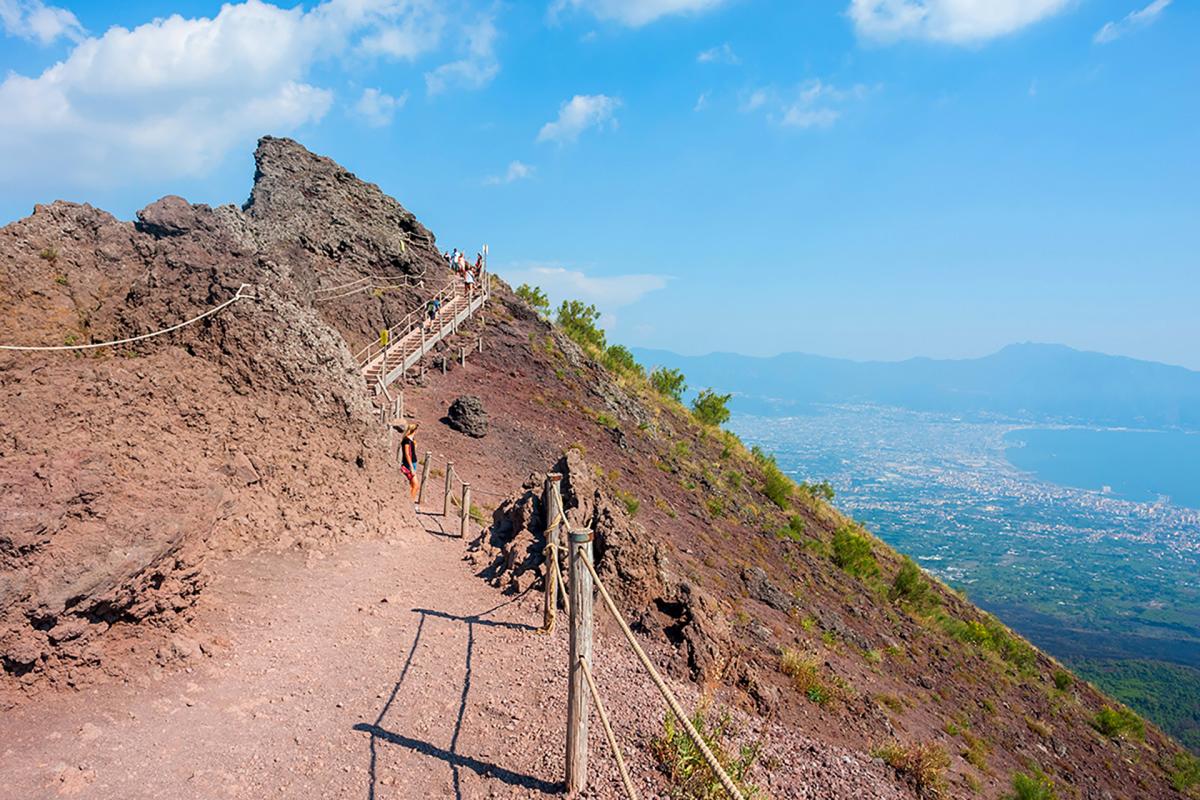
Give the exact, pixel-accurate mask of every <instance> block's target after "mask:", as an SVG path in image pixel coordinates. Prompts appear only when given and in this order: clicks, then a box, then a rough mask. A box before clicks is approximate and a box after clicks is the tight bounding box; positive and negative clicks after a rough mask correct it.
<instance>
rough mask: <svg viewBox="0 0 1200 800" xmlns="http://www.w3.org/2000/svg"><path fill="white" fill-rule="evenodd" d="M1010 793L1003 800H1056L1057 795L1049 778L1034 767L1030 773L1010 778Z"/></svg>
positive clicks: (1021, 773)
mask: <svg viewBox="0 0 1200 800" xmlns="http://www.w3.org/2000/svg"><path fill="white" fill-rule="evenodd" d="M1012 788H1013V790H1012V792H1011V793H1010V794H1006V795H1004V800H1057V798H1058V793H1057V792H1056V791H1055V788H1054V781H1052V780H1050V776H1049V775H1047V774H1046V773H1044V772H1042V771H1041V770H1040V769H1038V768H1037V767H1034V768H1033V769H1032V770H1031V771H1030V772H1028V773H1025V772H1018V773H1015V774H1014V775H1013V776H1012Z"/></svg>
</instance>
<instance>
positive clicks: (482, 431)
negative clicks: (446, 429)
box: [446, 394, 488, 439]
mask: <svg viewBox="0 0 1200 800" xmlns="http://www.w3.org/2000/svg"><path fill="white" fill-rule="evenodd" d="M446 424H447V425H449V426H450V427H451V428H454V430H456V431H459V432H460V433H465V434H466V435H467V436H473V437H475V438H476V439H482V438H483V437H484V436H487V430H488V415H487V411H486V410H484V408H483V403H482V402H481V401H480V399H479V398H478V397H475V396H474V395H469V394H467V395H463V396H462V397H459V398H457V399H456V400H455V401H454V402H453V403H451V404H450V410H449V411H448V412H447V414H446Z"/></svg>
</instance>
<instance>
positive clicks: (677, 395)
mask: <svg viewBox="0 0 1200 800" xmlns="http://www.w3.org/2000/svg"><path fill="white" fill-rule="evenodd" d="M650 385H651V386H653V387H654V391H656V392H658V393H659V394H661V395H662V396H663V397H669V398H671V399H672V400H674V401H675V402H677V403H681V402H683V393H684V392H686V391H687V379H686V378H684V376H683V373H682V372H680V371H679V370H677V369H668V368H667V367H655V368H654V371H653V372H651V373H650Z"/></svg>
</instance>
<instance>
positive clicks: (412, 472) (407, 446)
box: [392, 420, 421, 508]
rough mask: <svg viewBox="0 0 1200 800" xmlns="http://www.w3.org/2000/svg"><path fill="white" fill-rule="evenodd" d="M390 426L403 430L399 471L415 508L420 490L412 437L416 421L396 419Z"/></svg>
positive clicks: (415, 444)
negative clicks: (402, 474) (405, 481)
mask: <svg viewBox="0 0 1200 800" xmlns="http://www.w3.org/2000/svg"><path fill="white" fill-rule="evenodd" d="M392 427H394V428H395V429H396V430H403V431H404V438H403V439H401V440H400V471H401V472H402V473H404V477H405V478H407V479H408V488H409V493H410V494H411V495H412V501H413V507H414V508H416V505H417V497H418V496H419V494H420V492H421V481H420V479H419V478H417V443H416V440H414V439H413V435H414V434H415V433H416V432H417V423H416V422H410V423H408V424H407V425H405V424H404V421H403V420H396V421H395V422H393V423H392Z"/></svg>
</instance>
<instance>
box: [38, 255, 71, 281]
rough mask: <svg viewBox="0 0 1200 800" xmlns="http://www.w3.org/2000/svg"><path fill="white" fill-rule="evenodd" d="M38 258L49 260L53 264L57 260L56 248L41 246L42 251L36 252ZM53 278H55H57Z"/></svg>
mask: <svg viewBox="0 0 1200 800" xmlns="http://www.w3.org/2000/svg"><path fill="white" fill-rule="evenodd" d="M38 258H40V259H41V260H42V261H49V262H50V263H51V264H53V263H54V262H56V261H58V248H57V247H46V248H43V249H42V252H40V253H38ZM55 280H57V278H56V279H55ZM63 280H64V281H65V280H66V279H65V278H64V279H63Z"/></svg>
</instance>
